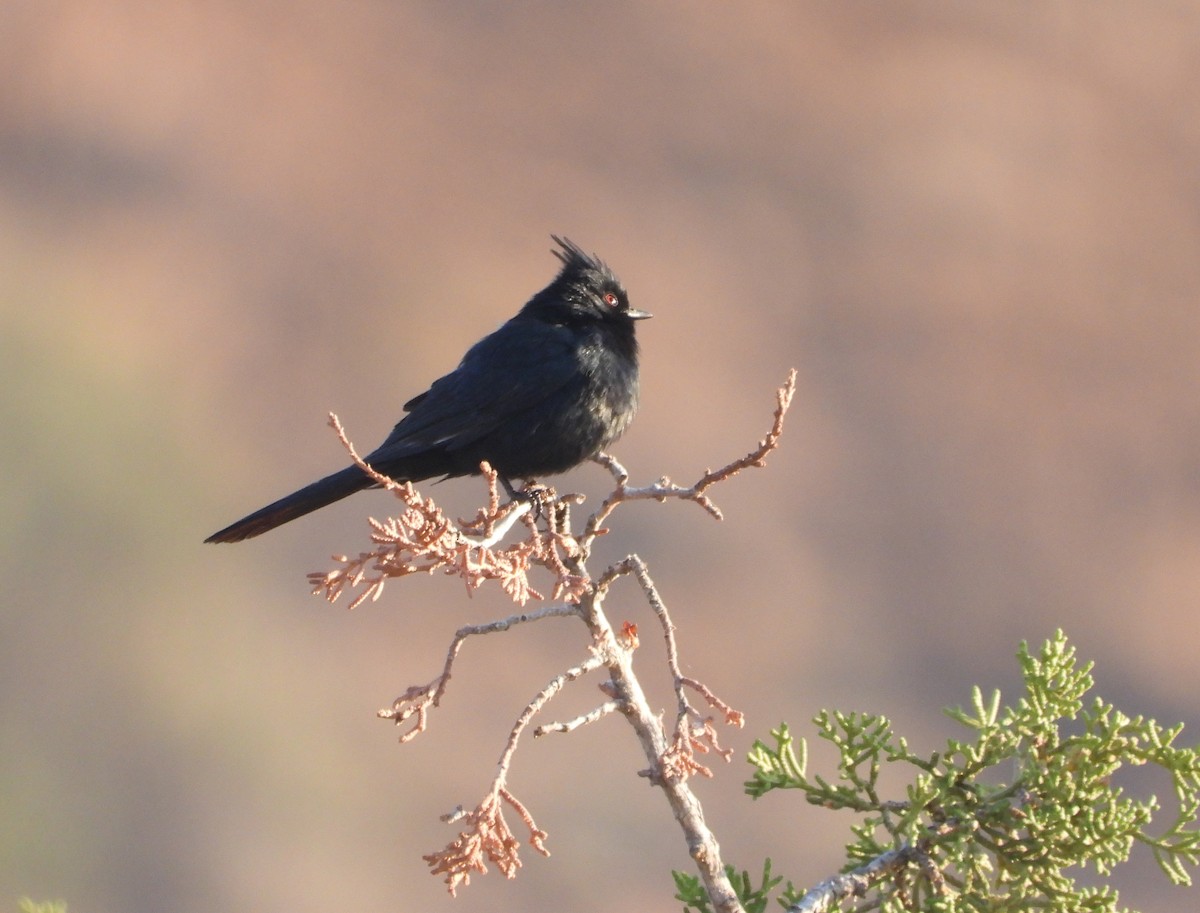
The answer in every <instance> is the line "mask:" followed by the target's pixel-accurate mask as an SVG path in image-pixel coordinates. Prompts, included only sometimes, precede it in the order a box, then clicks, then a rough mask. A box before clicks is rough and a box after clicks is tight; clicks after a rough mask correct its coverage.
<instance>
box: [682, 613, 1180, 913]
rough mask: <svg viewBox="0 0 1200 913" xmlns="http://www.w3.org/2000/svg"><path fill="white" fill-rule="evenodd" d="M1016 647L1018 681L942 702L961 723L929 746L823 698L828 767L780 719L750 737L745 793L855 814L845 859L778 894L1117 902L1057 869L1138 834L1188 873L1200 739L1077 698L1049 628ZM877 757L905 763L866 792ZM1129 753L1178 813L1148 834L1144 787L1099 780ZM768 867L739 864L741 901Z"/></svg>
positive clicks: (922, 900)
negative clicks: (1007, 699)
mask: <svg viewBox="0 0 1200 913" xmlns="http://www.w3.org/2000/svg"><path fill="white" fill-rule="evenodd" d="M1018 656H1019V660H1020V663H1021V669H1022V674H1023V678H1024V686H1025V694H1024V696H1023V697H1022V698H1021V699H1020V700H1019V701H1017V703H1016V704H1015V705H1013V706H1007V707H1001V706H1000V693H999V692H998V691H997V692H994V693H993V694H992V696H991V699H990V700H987V701H985V700H984V697H983V694H982V692H981V691H980V690H979V688H978V687H976V688H975V689H974V691H973V694H972V700H971V707H970V709H962V708H955V709H951V710H948V711H946V712H947V714H948V715H949V716H950V717H951V718H953V719H954V720H957V721H958V722H959V723H961V724H962V725H963V726H965V727H966V728H967V729H968V730H970V733H971V734H970V737H969V738H968V739H965V740H962V741H959V740H956V739H951V740H949V741H948V743H947V745H946V748H945V750H944V751H941V752H935V753H934V754H933V755H932V756H931V757H929V758H923V757H918V756H917V755H915V754H913V753H912V752H911V751H909V749H908V745H907V744H906V742H905V740H904V739H903V738H900V737H898V736H896V735H895V734H894V733H893V732H892V728H891V724H890V723H889V721H888V720H887V719H886V718H885V717H882V716H876V715H872V714H861V713H851V714H843V713H836V712H835V713H829V712H825V711H822V712H821V713H820V714H819V715H818V716H817V717H816V719H815V721H814V722H815V723H816V725H817V727H818V730H819V735H820V737H821V738H823V739H825V740H827V741H829V742H830V743H832V744H833V746H834V747H835V748H836V749H837V750H838V753H839V755H840V760H839V762H838V775H837V777H836V778H835V780H834V781H833V782H830V781H828V780H826V779H825V778H823V777H821V776H820V775H817V774H813V775H811V776H810V775H809V774H808V772H807V750H806V746H805V743H804V740H803V739H800V740H799V741H797V740H795V739H794V738H793V737H792V735H791V734H790V732H789V731H788V728H787V726H786V724H785V725H781V726H780V727H779V728H778V729H776V730H775V731H773V732H772V733H771V737H772V741H773V742H774V745H767V744H764V743H763V742H761V741H759V742H756V743H755V745H754V748H753V750H752V751H751V753H750V758H749V760H750V763H751V764H752V765H753V766H754V768H755V772H754V776H753V778H752V779H751V780H750V781H748V782H747V783H746V792H747V793H749V794H750V795H751V796H753V797H754V798H758V797H760V796H763V795H766V794H767V793H769V792H771V791H772V790H776V789H798V790H801V791H802V792H803V793H804V797H805V799H807V800H808V801H809V802H810V803H812V804H814V805H820V806H823V807H825V808H830V809H849V810H851V811H853V812H855V813H857V814H859V815H860V816H861V817H860V818H859V820H858V821H857V823H855V824H853V825H851V827H850V830H851V832H852V833H853V835H854V839H853V840H852V841H851V842H850V843H849V844H848V845H847V846H846V853H847V864H846V866H845V868H844V870H843V872H844V873H846V874H843V875H841V876H836V877H835V878H832V879H830V880H829V881H828V882H823V883H822V884H821V885H818V886H817V887H816V888H814V889H810V892H809V893H808V894H807V895H806V894H805V892H803V891H799V890H796V889H794V888H793V886H792V884H791V883H790V882H789V883H788V885H787V887H786V889H785V890H784V891H783V892H782V896H781V898H780V901H779V902H780V903H781V905H783V906H785V907H788V908H794V909H797V910H814V911H815V910H841V909H854V910H871V909H878V910H880V911H883V913H899V911H931V913H932V911H937V913H959V911H963V913H965V911H972V913H978V911H1005V913H1008V911H1022V910H1034V911H1038V913H1081V911H1089V913H1116V911H1117V910H1118V907H1117V903H1118V898H1117V892H1116V891H1115V890H1113V889H1112V888H1111V887H1107V886H1105V887H1080V886H1077V885H1076V883H1075V879H1074V878H1073V877H1072V876H1071V874H1069V873H1070V872H1071V871H1072V870H1075V871H1076V873H1078V872H1079V871H1080V870H1086V869H1087V868H1088V867H1091V868H1093V869H1094V870H1095V871H1096V872H1097V873H1099V874H1100V875H1102V876H1106V875H1108V874H1109V873H1111V872H1112V870H1113V868H1114V867H1115V866H1116V865H1117V864H1118V863H1120V862H1124V861H1125V860H1126V859H1128V858H1129V853H1130V850H1131V848H1132V846H1133V844H1134V842H1135V841H1136V842H1139V843H1143V844H1145V845H1146V846H1148V847H1149V848H1150V850H1151V851H1152V852H1153V854H1154V858H1155V859H1156V860H1157V861H1158V864H1159V866H1161V868H1162V870H1163V872H1165V873H1166V875H1167V877H1168V878H1169V879H1170V880H1171V881H1172V882H1174V883H1175V884H1179V885H1190V884H1191V877H1190V876H1189V874H1188V872H1187V870H1186V869H1185V866H1188V865H1190V866H1196V865H1197V863H1198V857H1200V829H1198V823H1197V810H1198V809H1200V749H1197V748H1177V747H1174V745H1173V744H1172V743H1173V742H1174V741H1175V739H1176V738H1177V737H1178V736H1179V734H1180V732H1181V731H1182V729H1183V726H1182V725H1178V726H1174V727H1171V728H1164V727H1162V726H1160V725H1159V724H1158V723H1156V722H1154V721H1153V720H1147V719H1145V718H1143V717H1133V718H1131V717H1129V716H1126V715H1125V714H1124V713H1122V712H1121V711H1119V710H1117V709H1116V708H1115V707H1113V705H1112V704H1109V703H1106V702H1105V701H1103V700H1101V699H1100V698H1093V699H1092V700H1091V701H1090V702H1088V703H1086V704H1085V700H1084V698H1085V696H1086V695H1087V693H1088V691H1090V690H1091V688H1092V684H1093V682H1092V676H1091V669H1092V666H1091V664H1090V663H1088V664H1085V665H1080V664H1078V663H1077V662H1076V659H1075V649H1074V647H1072V646H1070V644H1068V642H1067V639H1066V637H1065V636H1064V635H1063V633H1062V631H1059V632H1057V634H1056V635H1055V636H1054V637H1053V638H1052V639H1051V640H1049V641H1048V642H1047V643H1046V644H1044V645H1043V647H1042V649H1041V651H1040V653H1038V654H1037V655H1036V656H1035V655H1032V654H1031V653H1030V652H1029V650H1028V648H1027V646H1026V645H1025V644H1022V645H1021V650H1020V652H1019V654H1018ZM885 763H892V764H896V763H899V764H907V765H909V766H910V767H911V768H913V773H914V779H913V780H912V783H911V784H910V785H909V786H908V787H907V790H906V794H905V796H904V798H903V799H900V800H891V801H889V800H885V799H883V798H882V797H881V796H880V795H879V793H878V789H877V788H878V780H879V772H880V768H881V766H882V765H883V764H885ZM1143 764H1153V765H1156V766H1157V767H1159V768H1161V769H1162V770H1164V771H1165V772H1166V773H1167V774H1168V775H1169V776H1170V778H1171V781H1172V783H1173V785H1174V790H1175V798H1176V803H1175V804H1176V805H1177V808H1178V814H1177V815H1176V817H1175V820H1174V821H1173V822H1172V823H1171V824H1169V825H1168V826H1166V828H1165V830H1161V832H1160V833H1158V834H1157V835H1152V834H1151V833H1149V832H1148V830H1147V828H1148V827H1149V825H1150V823H1151V819H1152V816H1153V815H1154V813H1155V812H1157V811H1158V810H1159V808H1160V806H1159V803H1158V801H1157V800H1156V799H1155V798H1154V797H1150V798H1149V799H1147V800H1145V801H1139V800H1136V799H1132V798H1127V797H1125V796H1124V795H1123V792H1122V790H1121V789H1120V788H1119V787H1117V786H1115V785H1113V782H1112V778H1113V775H1114V774H1116V772H1117V771H1118V770H1120V769H1121V768H1122V767H1124V766H1127V765H1128V766H1139V765H1143ZM675 879H676V885H677V888H678V894H677V895H676V896H677V898H678V899H679V900H681V901H683V902H684V904H685V909H694V910H697V911H702V913H706V911H708V910H709V909H710V906H709V904H708V899H707V898H706V897H703V896H700V893H702V892H700V893H698V892H697V890H696V889H695V888H697V887H698V885H693V884H692V882H693V881H694V879H689V878H688V876H683V875H680V874H679V873H676V875H675ZM780 880H781V879H779V878H777V877H775V878H773V877H772V876H771V872H770V861H769V860H768V862H767V865H766V867H765V868H764V873H763V879H762V882H761V885H760V886H759V887H758V888H755V887H753V885H752V884H751V882H750V879H749V877H748V876H747V875H745V874H743V876H741V877H740V878H738V879H736V880H735V886H736V887H737V889H738V892H739V896H742V897H743V902H744V904H745V906H746V909H747V910H755V911H760V910H762V909H764V905H765V902H766V901H765V898H766V895H767V894H768V892H770V891H771V890H772V889H773V888H774V887H775V886H776V885H777V884H778V883H779V882H780ZM743 891H744V892H745V893H744V894H743ZM793 905H795V906H794V907H793Z"/></svg>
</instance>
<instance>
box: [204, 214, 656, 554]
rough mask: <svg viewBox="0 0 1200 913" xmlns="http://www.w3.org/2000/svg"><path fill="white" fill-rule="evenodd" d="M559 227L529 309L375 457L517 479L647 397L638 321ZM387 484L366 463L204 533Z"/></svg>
mask: <svg viewBox="0 0 1200 913" xmlns="http://www.w3.org/2000/svg"><path fill="white" fill-rule="evenodd" d="M551 237H554V241H555V243H557V244H558V246H559V247H560V248H561V250H556V251H554V255H555V256H556V257H558V259H559V260H561V261H562V263H563V266H562V270H561V272H559V274H558V276H557V278H555V280H554V281H553V282H551V283H550V284H549V285H548V286H546V288H544V289H542V291H540V292H538V293H537V294H536V295H534V296H533V298H531V299H530V301H529V303H528V304H526V305H525V306H524V307H523V308H521V311H520V313H518V314H517V316H516V317H513V318H512V319H511V320H509V321H508V322H507V323H505V324H504V325H503V326H501V327H500V329H498V330H496V332H494V333H492V334H491V335H490V336H485V337H484V338H483V339H481V340H479V342H477V343H475V345H473V346H472V347H471V348H470V350H469V351H468V352H467V354H466V355H465V356H464V357H463V360H462V361H461V362H460V363H459V366H458V367H457V368H455V369H454V370H453V371H452V372H451V373H449V374H447V375H446V376H445V377H442V378H440V379H439V380H435V381H434V382H433V385H432V386H431V387H430V388H429V389H428V390H426V391H425V392H424V393H422V394H421V395H420V396H416V397H414V398H413V399H410V400H409V401H408V402H407V403H405V404H404V411H405V412H407V413H408V414H407V415H406V416H404V418H402V419H401V420H400V422H399V424H397V425H396V427H395V428H394V429H392V433H391V434H389V435H388V437H387V440H385V441H384V442H383V443H382V444H381V445H380V446H379V447H377V448H376V449H375V450H374V451H372V452H371V453H370V454H368V455H367V456H366V457H365V460H366V462H367V464H368V465H370V466H371V467H372V468H374V469H375V470H376V471H378V472H381V473H383V474H384V475H387V476H390V477H391V478H393V479H395V480H397V481H399V482H419V481H422V480H423V479H429V478H432V477H433V476H442V477H443V478H451V477H453V476H463V475H478V474H479V463H480V461H482V460H487V461H488V462H489V463H490V464H491V465H492V468H494V469H495V470H496V471H497V472H499V473H500V476H501V478H502V479H503V480H504V482H505V485H506V487H510V490H511V486H509V480H511V479H532V478H535V477H537V476H543V475H552V474H555V473H560V472H565V471H566V470H568V469H570V468H571V467H572V466H576V465H578V464H579V463H582V462H583V461H584V460H586V459H588V458H589V457H591V456H593V455H594V454H596V453H597V451H600V450H603V449H604V448H605V447H608V446H609V445H610V444H612V443H613V441H615V440H616V439H617V438H618V437H620V436H621V433H622V432H623V431H624V430H625V429H626V428H627V427H628V426H629V423H630V422H631V421H632V420H633V414H634V412H636V411H637V405H638V346H637V340H636V338H635V337H634V332H633V330H634V322H635V321H638V320H642V319H644V318H646V317H649V316H650V315H649V314H648V313H646V312H645V311H639V310H636V309H635V308H632V307H630V306H629V296H628V295H627V294H626V293H625V288H624V287H623V286H622V285H621V282H620V280H619V279H617V277H616V276H615V275H614V274H613V272H612V270H610V269H609V268H608V267H607V266H606V265H605V264H604V263H602V262H601V261H600V260H598V259H597V258H596V257H595V256H589V255H587V254H585V253H584V252H583V251H582V250H581V249H580V248H579V247H577V246H576V245H574V244H572V243H571V242H570V241H568V240H566V239H564V238H558V237H555V236H551ZM373 487H377V486H376V485H375V483H374V482H373V481H372V480H371V479H370V477H369V476H367V474H366V473H364V472H363V471H362V470H361V469H359V468H358V467H357V466H349V467H347V468H346V469H343V470H341V471H340V472H335V473H334V474H333V475H330V476H326V477H325V478H323V479H321V480H319V481H317V482H313V483H312V484H311V485H309V486H307V487H305V488H301V489H300V490H299V491H297V492H293V493H292V494H290V495H288V496H287V497H285V498H280V499H279V500H278V501H276V502H275V503H274V504H268V505H267V506H266V507H264V508H263V509H262V510H259V511H255V512H254V513H252V514H250V516H248V517H245V518H243V519H241V520H238V521H237V522H236V523H234V524H233V525H232V526H227V527H225V529H223V530H221V531H220V532H217V533H213V534H212V535H211V536H209V537H208V538H207V539H205V540H204V541H205V542H240V541H241V540H242V539H249V538H250V537H252V536H257V535H260V534H261V533H265V532H266V531H267V530H270V529H274V528H275V527H277V526H280V525H282V524H284V523H287V522H289V521H291V520H295V519H296V518H297V517H302V516H304V515H305V514H307V513H310V512H311V511H314V510H317V509H318V508H321V507H324V506H325V505H327V504H332V503H333V502H334V501H338V500H341V499H342V498H344V497H346V496H348V495H352V494H354V492H356V491H361V490H362V489H364V488H373Z"/></svg>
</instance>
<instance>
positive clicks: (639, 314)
mask: <svg viewBox="0 0 1200 913" xmlns="http://www.w3.org/2000/svg"><path fill="white" fill-rule="evenodd" d="M625 316H626V317H628V318H629V319H630V320H646V319H647V318H649V317H653V316H654V315H653V314H651V313H650V312H649V311H639V310H638V309H637V308H630V309H629V310H627V311H626V312H625Z"/></svg>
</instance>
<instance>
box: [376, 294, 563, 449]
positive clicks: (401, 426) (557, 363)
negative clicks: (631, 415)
mask: <svg viewBox="0 0 1200 913" xmlns="http://www.w3.org/2000/svg"><path fill="white" fill-rule="evenodd" d="M577 344H578V340H577V339H576V338H575V335H574V333H573V332H572V331H571V330H569V329H567V328H565V327H558V326H553V325H551V324H547V323H544V322H542V321H537V320H527V319H522V318H520V317H516V318H513V319H512V320H510V321H509V322H508V323H506V324H504V326H502V327H501V328H500V329H498V330H497V331H496V332H495V333H492V334H491V335H490V336H486V337H484V338H483V339H481V340H480V341H479V342H477V343H476V344H475V345H474V346H472V347H471V349H470V350H469V351H468V352H467V354H466V355H465V356H463V360H462V362H461V363H460V364H459V366H458V367H457V368H456V369H455V370H454V371H452V372H451V373H450V374H447V375H446V376H445V377H441V378H439V379H438V380H435V381H434V382H433V384H432V385H431V386H430V388H429V389H428V390H427V391H425V392H424V393H422V394H420V395H419V396H416V397H414V398H413V399H411V400H409V401H408V402H407V403H406V404H405V406H404V408H405V410H406V411H407V412H408V415H406V416H405V417H404V418H403V419H401V420H400V422H399V423H398V424H397V425H396V427H395V428H393V429H392V433H391V434H389V435H388V437H387V439H386V440H385V441H384V442H383V443H382V444H381V445H380V446H379V447H378V448H376V450H375V451H374V453H373V454H372V456H373V457H375V458H376V459H378V458H380V457H386V458H402V457H405V456H408V455H411V454H416V453H420V452H423V451H425V450H428V449H430V448H437V447H441V448H446V449H448V450H456V449H458V448H460V447H463V446H466V445H468V444H470V443H472V442H473V441H476V440H478V439H479V438H481V437H483V436H485V435H487V434H489V433H491V432H492V431H494V430H495V429H496V427H497V426H498V425H500V424H501V423H502V422H504V421H506V420H507V419H509V418H511V417H512V416H514V415H516V414H518V413H521V412H524V411H526V410H527V409H530V408H533V407H535V406H537V405H538V404H539V403H540V402H542V401H544V400H546V399H549V398H551V397H554V396H558V395H561V394H562V393H563V392H564V391H565V389H566V388H568V387H570V386H571V385H572V384H582V383H583V378H582V376H581V375H580V371H579V368H580V366H579V361H578V359H577ZM368 461H369V458H368Z"/></svg>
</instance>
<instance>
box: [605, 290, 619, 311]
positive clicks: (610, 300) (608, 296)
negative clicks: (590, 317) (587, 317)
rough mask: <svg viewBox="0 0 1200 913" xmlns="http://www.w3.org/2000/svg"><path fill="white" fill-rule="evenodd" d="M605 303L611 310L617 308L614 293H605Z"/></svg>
mask: <svg viewBox="0 0 1200 913" xmlns="http://www.w3.org/2000/svg"><path fill="white" fill-rule="evenodd" d="M604 303H605V304H607V305H608V306H609V307H610V308H615V307H616V306H617V296H616V295H614V294H613V293H612V292H605V293H604Z"/></svg>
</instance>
